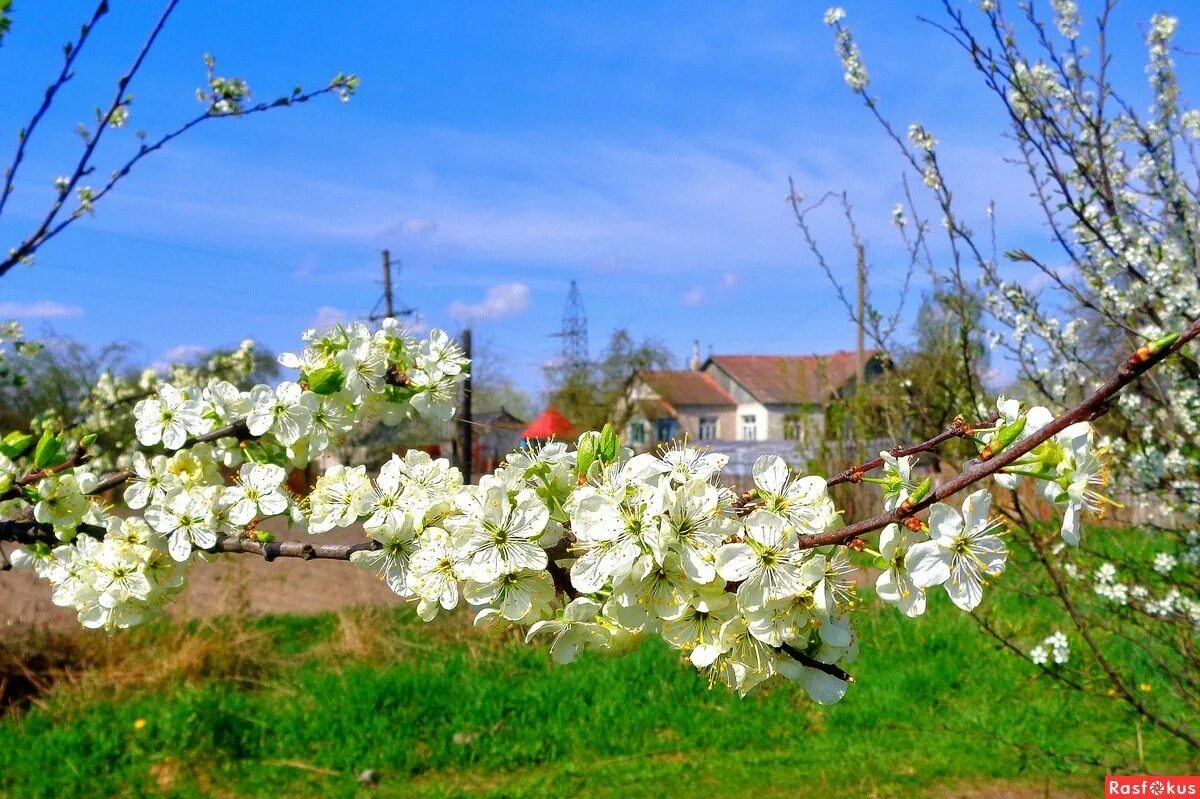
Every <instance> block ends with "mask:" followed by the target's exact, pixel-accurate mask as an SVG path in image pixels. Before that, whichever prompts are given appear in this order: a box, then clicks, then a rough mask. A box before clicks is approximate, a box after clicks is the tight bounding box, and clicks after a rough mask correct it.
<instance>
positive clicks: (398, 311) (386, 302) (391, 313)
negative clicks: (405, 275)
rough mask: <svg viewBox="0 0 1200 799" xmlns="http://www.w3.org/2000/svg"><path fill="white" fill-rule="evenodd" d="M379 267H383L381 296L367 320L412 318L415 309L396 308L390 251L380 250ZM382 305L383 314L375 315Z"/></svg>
mask: <svg viewBox="0 0 1200 799" xmlns="http://www.w3.org/2000/svg"><path fill="white" fill-rule="evenodd" d="M380 255H381V256H382V259H381V266H382V267H383V296H382V297H381V298H380V299H379V300H378V301H377V302H376V303H375V308H373V309H372V310H371V313H370V315H369V316H367V319H369V320H370V321H372V322H378V321H379V320H381V319H395V318H396V317H398V316H412V315H413V313H414V312H415V311H416V309H415V308H397V307H396V297H395V292H394V290H393V287H392V252H391V250H382V251H381V252H380ZM380 302H382V303H383V313H376V311H377V310H378V308H379V303H380Z"/></svg>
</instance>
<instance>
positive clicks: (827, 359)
mask: <svg viewBox="0 0 1200 799" xmlns="http://www.w3.org/2000/svg"><path fill="white" fill-rule="evenodd" d="M875 354H876V353H875V350H867V352H866V356H867V360H868V361H869V360H870V359H871V358H873V357H874V356H875ZM710 365H715V366H717V367H719V368H720V369H722V370H723V371H724V372H725V373H726V374H728V375H729V376H730V377H732V378H733V379H734V381H736V382H737V383H738V384H739V385H741V386H742V387H743V388H745V389H746V390H747V391H749V392H750V393H751V394H752V395H754V398H755V399H757V400H758V401H759V402H764V403H771V404H774V403H780V404H789V403H797V402H811V403H817V404H819V403H824V402H825V401H826V400H828V399H829V398H830V396H831V395H832V394H833V393H834V392H835V391H837V390H838V389H840V388H842V387H844V386H845V385H846V384H847V383H849V382H850V381H851V380H853V379H854V375H855V373H856V372H857V371H858V354H857V353H854V352H835V353H832V354H830V355H713V356H711V357H709V359H708V361H707V363H705V365H704V368H705V369H706V370H707V369H708V368H709V366H710Z"/></svg>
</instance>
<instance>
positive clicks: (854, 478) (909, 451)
mask: <svg viewBox="0 0 1200 799" xmlns="http://www.w3.org/2000/svg"><path fill="white" fill-rule="evenodd" d="M999 418H1000V417H999V414H992V415H991V416H989V417H988V418H986V419H983V420H981V421H978V422H975V423H974V424H967V422H966V420H965V419H963V418H962V417H961V416H958V417H955V419H954V422H953V423H952V424H951V425H950V426H949V427H947V428H946V429H945V430H943V431H942V432H940V433H938V434H937V435H936V436H934V437H933V438H930V439H926V440H925V441H922V442H921V443H919V444H912V445H910V446H907V447H902V446H899V445H897V446H894V447H892V448H891V449H889V450H888V454H889V455H894V456H896V457H897V458H902V457H904V456H906V455H918V454H920V453H922V452H932V451H933V450H935V449H937V448H938V447H939V446H940V445H941V444H944V443H945V442H947V441H949V440H950V439H952V438H970V437H971V436H972V435H974V434H975V431H976V430H982V429H985V428H988V427H991V426H992V425H993V424H995V423H996V420H997V419H999ZM880 466H883V458H875V459H874V460H869V461H867V462H866V463H860V464H858V465H857V466H851V467H850V468H849V469H846V470H845V471H842V472H839V473H837V474H835V475H834V476H833V477H830V478H829V479H828V480H826V481H825V485H827V486H830V487H832V486H835V485H840V484H841V483H860V482H862V479H863V476H864V475H865V474H866V473H867V472H870V471H873V470H874V469H878V468H879V467H880Z"/></svg>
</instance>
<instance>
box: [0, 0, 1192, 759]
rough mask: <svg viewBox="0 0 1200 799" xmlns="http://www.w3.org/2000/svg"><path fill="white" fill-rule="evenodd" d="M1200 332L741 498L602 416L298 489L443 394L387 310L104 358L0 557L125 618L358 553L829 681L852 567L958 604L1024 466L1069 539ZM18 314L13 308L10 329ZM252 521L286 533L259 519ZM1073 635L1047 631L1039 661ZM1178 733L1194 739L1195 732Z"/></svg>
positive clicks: (24, 477)
mask: <svg viewBox="0 0 1200 799" xmlns="http://www.w3.org/2000/svg"><path fill="white" fill-rule="evenodd" d="M833 21H834V22H835V23H837V22H839V21H840V18H835V19H834V20H833ZM839 42H841V39H839ZM839 47H840V48H841V49H842V50H843V51H844V52H846V53H853V52H854V51H853V50H852V42H850V43H849V44H846V43H844V42H841V43H840V44H839ZM849 69H850V68H849V67H848V70H849ZM863 74H864V81H865V72H864V73H863ZM863 87H865V82H864V83H863V86H861V87H859V88H860V89H861V88H863ZM1197 336H1200V321H1196V320H1190V319H1189V320H1183V319H1181V320H1180V323H1179V324H1178V325H1177V329H1176V330H1174V331H1168V330H1157V331H1153V333H1152V334H1151V333H1149V332H1147V331H1143V333H1142V334H1141V337H1140V338H1139V340H1138V342H1137V346H1136V347H1131V349H1132V354H1129V355H1127V357H1124V358H1122V359H1121V360H1120V362H1119V363H1118V364H1117V365H1115V367H1114V368H1113V370H1112V372H1111V374H1110V375H1108V376H1107V378H1106V379H1104V380H1103V381H1100V382H1098V384H1097V385H1093V386H1092V387H1091V388H1090V390H1089V391H1088V392H1087V393H1085V394H1082V395H1081V396H1079V397H1078V398H1076V399H1073V400H1072V401H1069V402H1064V403H1061V404H1060V405H1059V406H1058V407H1061V408H1062V410H1061V411H1060V412H1058V413H1054V412H1052V411H1050V410H1048V409H1047V408H1046V407H1043V406H1039V405H1035V406H1032V407H1028V406H1022V405H1021V404H1019V403H1017V402H1016V401H1013V400H1011V399H1003V398H1001V399H1000V400H999V401H998V402H996V403H995V407H994V409H983V411H982V413H977V412H976V411H977V409H971V408H965V409H963V412H964V417H960V418H959V419H957V420H956V421H955V422H954V424H953V425H951V426H950V427H949V428H948V429H946V430H943V431H940V432H937V433H936V434H935V435H933V436H932V437H931V438H929V439H927V440H925V441H922V442H917V443H914V444H911V445H908V446H897V447H895V448H893V449H892V450H890V451H888V452H884V453H881V455H880V457H879V458H877V459H874V460H871V461H868V462H866V463H861V464H858V465H854V466H850V467H849V468H847V469H845V470H844V471H842V472H840V473H838V474H836V475H833V476H832V477H828V478H827V477H823V476H819V475H810V474H801V473H797V472H796V471H794V470H793V469H791V468H790V467H789V466H788V465H787V464H786V463H785V462H784V461H783V460H782V459H780V458H778V457H775V456H765V457H763V458H760V459H759V460H758V461H757V462H756V463H755V465H754V488H753V489H751V490H750V491H747V492H745V493H742V494H738V493H735V492H734V491H732V490H731V489H729V488H728V487H726V486H725V485H724V484H723V483H722V480H721V474H722V469H723V468H724V467H725V465H726V459H725V457H724V456H722V455H719V454H714V453H709V452H706V451H704V450H703V449H700V448H696V447H692V446H689V445H688V444H687V443H686V442H684V443H682V444H679V445H676V446H672V447H668V448H666V449H663V450H660V451H658V452H653V453H642V454H635V453H634V452H633V451H632V450H631V449H629V448H627V447H624V446H623V445H622V442H621V441H620V440H619V438H618V436H617V434H616V433H615V431H614V430H613V428H612V427H605V428H604V429H602V430H599V431H589V432H585V433H584V434H583V435H581V436H580V437H579V438H578V440H576V441H573V442H550V443H544V444H541V445H534V446H528V447H525V448H523V449H520V450H518V451H516V452H514V453H512V454H510V455H509V456H508V457H507V459H506V461H505V462H504V464H503V465H501V466H500V467H499V468H498V469H497V470H496V471H495V472H493V473H492V474H489V475H485V476H483V477H482V478H481V479H480V480H479V482H478V484H476V485H464V484H463V481H462V477H461V475H460V473H459V472H458V470H457V469H456V468H454V467H453V466H452V465H451V464H450V463H449V462H447V461H446V460H443V459H433V458H431V457H429V456H428V455H426V454H424V453H420V452H408V453H406V454H404V455H400V454H397V455H395V456H394V457H393V458H392V459H391V460H390V461H389V462H387V463H386V464H385V465H384V466H383V467H382V469H380V470H379V472H378V473H377V474H368V473H367V470H366V468H365V467H364V466H361V465H355V464H345V463H333V464H328V465H326V467H325V468H324V470H323V472H322V473H321V474H320V476H319V477H318V478H317V479H316V481H315V485H314V486H313V487H312V489H311V491H310V492H308V493H307V494H306V495H299V494H296V493H294V492H293V491H292V490H290V489H289V488H288V487H287V484H286V476H287V474H288V471H289V470H291V469H298V468H307V467H308V466H309V465H310V464H313V463H314V462H316V461H318V460H319V459H320V458H321V456H322V455H323V454H324V453H326V452H327V451H328V450H329V449H330V448H331V446H332V445H333V444H334V443H336V442H337V441H338V440H339V439H341V438H342V437H344V436H346V435H347V434H349V433H351V432H352V431H354V430H355V429H356V428H361V427H362V426H365V425H374V424H384V425H388V424H395V423H398V422H400V421H402V420H404V419H406V418H410V417H412V416H413V415H418V416H424V417H430V418H436V419H450V418H452V417H453V416H454V414H455V410H456V401H457V397H458V389H459V386H460V384H461V382H462V381H463V379H464V377H465V375H466V372H467V370H468V369H469V364H468V363H467V361H466V359H465V358H464V357H463V354H462V352H461V350H460V349H459V348H458V347H457V346H456V344H455V343H454V342H453V341H452V340H451V339H450V337H449V336H447V335H446V334H445V333H444V332H442V331H438V330H434V331H432V332H431V333H429V334H428V335H427V336H425V337H424V338H421V339H419V340H418V339H414V338H412V337H410V336H409V335H406V333H405V332H404V331H403V330H402V329H401V328H400V327H399V326H398V325H397V324H395V323H394V322H392V321H387V322H385V323H384V324H383V325H382V326H380V327H378V328H374V329H373V328H369V327H367V326H366V325H362V324H352V325H346V326H336V327H333V328H331V329H326V330H309V331H307V332H305V333H304V335H303V346H302V347H301V348H299V349H298V351H296V352H292V353H285V354H283V355H281V356H280V358H279V362H280V364H281V365H282V366H283V367H284V368H285V369H288V370H290V371H291V374H290V376H289V379H286V380H283V381H281V382H279V383H278V384H276V385H266V384H259V385H253V386H242V385H239V384H238V379H237V375H236V374H225V375H224V376H219V375H215V374H211V373H208V374H205V373H200V372H198V371H196V370H187V369H177V370H175V371H174V372H173V373H172V374H171V375H170V376H169V378H166V379H157V378H155V377H153V376H145V378H144V380H143V381H141V382H130V381H123V380H119V379H117V378H113V377H109V378H106V379H104V380H102V381H101V383H100V384H99V385H97V386H96V388H95V390H94V391H93V392H92V393H91V395H90V396H89V397H87V398H86V399H85V400H84V401H83V402H82V404H81V408H80V414H79V416H78V417H77V418H74V419H58V420H47V421H46V422H44V423H43V424H41V425H40V426H39V427H38V429H30V430H14V431H8V432H7V435H5V436H4V437H3V439H0V541H3V542H7V546H6V548H5V549H3V550H0V552H3V558H0V560H3V563H2V564H0V565H3V566H5V567H8V566H9V565H10V564H11V566H13V567H17V568H24V569H30V570H32V571H33V572H35V573H36V574H37V575H38V576H39V577H41V578H43V579H44V580H45V581H46V582H47V584H48V590H49V591H50V592H51V595H52V598H53V600H54V602H55V603H57V604H59V605H62V606H64V607H70V608H72V609H74V610H75V612H76V613H77V614H78V618H79V621H80V623H81V624H82V625H84V626H85V627H89V628H98V629H108V630H117V629H122V628H126V627H130V626H132V625H135V624H138V623H141V622H143V621H145V620H147V619H149V618H152V617H154V616H155V615H157V614H159V613H160V612H161V611H162V609H163V608H164V606H165V605H167V604H168V603H169V602H170V601H171V600H172V599H173V598H174V597H176V596H177V595H178V594H179V592H180V591H181V590H182V589H183V587H184V586H185V584H186V581H187V578H188V575H189V574H190V572H191V570H192V569H193V568H203V564H204V563H205V562H206V561H208V560H211V559H212V558H215V557H223V556H239V555H240V556H244V555H256V556H260V557H263V558H265V559H267V560H274V559H276V558H280V557H288V558H300V559H304V560H307V561H312V562H316V561H321V560H333V561H348V562H349V563H350V564H351V565H353V566H357V567H359V568H363V569H368V570H370V571H372V572H374V573H376V574H378V575H379V577H380V578H381V579H383V580H384V581H385V582H386V583H387V585H388V586H389V588H391V590H393V591H394V592H395V593H396V594H398V595H399V596H402V597H405V598H406V599H408V600H410V601H411V602H413V603H414V604H415V606H416V611H417V614H418V615H419V616H420V617H421V618H422V619H424V620H426V621H428V620H432V619H434V618H435V617H437V616H438V615H439V614H441V613H443V612H447V611H451V610H454V609H455V608H459V607H460V606H465V607H469V608H470V609H471V610H472V611H473V613H474V617H475V621H476V623H477V624H498V625H516V626H519V627H521V628H523V629H525V630H526V635H527V637H528V638H538V637H546V638H549V639H550V644H549V646H550V651H551V653H552V654H553V656H554V658H555V659H556V660H559V661H563V662H566V661H570V660H572V659H574V658H575V657H576V655H577V654H578V653H579V652H580V651H581V650H584V649H613V650H618V651H619V650H623V649H626V648H628V647H629V646H631V645H633V644H634V643H636V642H637V641H639V640H642V639H645V638H648V637H651V636H656V637H660V638H661V639H662V640H664V641H665V642H666V643H667V644H668V645H669V646H671V647H673V648H674V649H676V650H678V651H679V652H680V655H681V658H682V659H683V660H684V661H685V662H687V663H688V664H690V665H691V666H693V667H695V668H696V669H699V670H701V671H702V672H703V673H704V674H705V675H706V676H707V678H708V679H709V680H710V681H715V682H716V681H719V682H722V683H724V684H727V685H729V686H730V687H732V688H734V689H736V690H737V691H739V692H742V693H745V692H748V691H750V690H752V689H753V688H755V687H756V686H758V685H760V684H761V683H763V682H764V681H767V680H769V679H772V678H783V679H788V680H794V681H797V682H799V683H801V684H802V685H803V687H804V689H805V690H806V691H807V693H808V694H809V695H810V696H811V697H812V698H813V699H814V700H815V701H816V702H819V703H823V704H824V703H831V702H836V701H838V700H839V699H841V698H842V696H843V695H844V694H845V692H846V690H847V687H848V685H849V684H850V683H851V682H852V677H851V669H852V668H853V667H852V665H851V664H852V663H853V661H854V658H855V655H856V653H857V651H858V648H859V646H860V641H859V639H858V637H857V635H856V633H855V631H854V615H855V613H856V612H858V611H859V609H860V603H859V602H858V601H857V586H858V585H859V584H860V583H862V582H863V580H862V579H861V577H862V575H861V572H862V571H863V570H864V569H867V568H873V569H875V570H877V571H878V575H877V577H876V578H875V586H876V591H877V594H878V596H879V598H880V599H882V600H883V601H884V602H887V603H890V604H893V605H895V606H896V607H897V609H898V612H900V613H901V614H903V615H904V616H905V617H915V616H919V615H921V614H923V613H926V612H947V609H946V608H945V607H942V606H943V605H949V606H951V607H954V608H957V609H959V610H962V611H967V612H971V611H974V610H975V609H976V608H978V607H980V606H981V603H983V602H985V590H986V589H987V587H988V586H989V585H990V584H991V583H992V582H994V581H996V580H998V579H1000V578H1001V577H1002V574H1003V572H1004V570H1005V567H1006V564H1007V562H1008V558H1009V556H1010V548H1009V546H1008V545H1007V544H1006V542H1005V537H1004V531H1005V528H1006V526H1007V523H1006V522H1005V521H1004V520H1003V519H1002V518H1001V517H1000V516H998V515H997V514H996V513H995V512H993V505H992V499H991V492H990V489H991V487H992V486H991V484H992V483H999V484H1000V485H1002V486H1004V485H1010V484H1011V482H1012V481H1014V480H1018V479H1019V480H1025V481H1028V482H1030V483H1032V484H1035V485H1037V486H1038V487H1039V488H1040V490H1041V491H1042V492H1043V494H1044V495H1045V497H1046V498H1047V499H1048V500H1049V501H1050V502H1052V503H1053V504H1054V505H1056V506H1057V507H1058V508H1059V510H1060V511H1061V514H1062V523H1061V528H1060V530H1061V538H1062V541H1063V542H1064V545H1065V546H1066V547H1068V548H1069V547H1075V546H1077V545H1079V543H1080V540H1081V536H1082V526H1081V522H1082V519H1083V518H1084V517H1085V516H1086V515H1087V514H1089V513H1093V512H1095V511H1096V510H1097V506H1096V503H1095V498H1096V494H1094V493H1093V488H1094V487H1095V486H1096V481H1097V477H1098V473H1099V469H1100V468H1101V463H1102V459H1103V452H1102V446H1101V442H1100V441H1099V438H1098V433H1097V430H1096V428H1095V427H1094V425H1093V423H1094V422H1095V420H1097V419H1098V418H1100V417H1102V416H1103V415H1104V414H1105V413H1106V412H1107V411H1108V410H1109V408H1110V407H1111V406H1112V403H1113V402H1114V401H1115V400H1116V399H1117V398H1118V397H1120V396H1122V395H1123V394H1124V393H1125V392H1126V391H1127V390H1128V389H1130V387H1131V386H1134V385H1135V384H1137V383H1138V381H1139V380H1141V379H1143V377H1144V376H1145V375H1146V374H1147V372H1149V371H1150V370H1152V369H1155V368H1156V367H1159V365H1160V364H1163V363H1164V362H1167V360H1168V359H1169V358H1171V356H1176V358H1175V359H1173V360H1172V363H1173V362H1174V361H1175V360H1178V359H1181V358H1182V357H1184V355H1185V353H1184V352H1183V350H1184V348H1185V347H1187V346H1188V345H1189V344H1190V343H1191V342H1192V341H1193V340H1194V339H1196V337H1197ZM19 337H20V330H19V328H18V327H17V326H15V325H9V326H8V327H7V328H6V340H7V341H9V342H10V345H15V343H16V342H17V341H18V340H19ZM10 349H11V346H10ZM8 357H9V358H10V359H19V357H21V356H17V355H14V354H11V353H10V354H9V355H8ZM34 357H36V356H34ZM122 414H124V415H126V416H122ZM968 415H969V416H970V418H972V419H975V421H967V420H966V418H967V416H968ZM122 418H127V419H128V421H129V422H130V424H129V428H130V429H131V433H130V437H129V439H128V440H127V441H126V442H124V443H120V439H119V437H110V438H109V439H108V440H110V441H111V440H117V441H118V443H116V444H110V445H109V446H107V447H101V446H100V445H99V444H98V443H97V441H98V440H97V431H98V430H99V429H108V428H110V427H112V426H114V425H119V424H121V421H120V420H121V419H122ZM931 432H932V431H931ZM951 440H964V441H968V442H973V443H974V444H975V445H976V451H977V455H976V457H974V458H973V459H972V460H970V461H969V462H967V463H966V464H964V467H963V469H962V471H961V473H960V474H958V475H957V476H956V477H953V478H952V479H948V480H946V481H945V482H943V483H941V484H939V485H934V484H933V480H932V479H931V478H925V479H922V480H918V479H916V478H915V477H914V471H913V467H914V464H915V461H916V459H917V458H919V457H920V456H921V455H922V454H924V453H929V452H932V451H934V450H936V449H937V448H938V447H939V446H940V445H942V444H944V443H946V442H948V441H951ZM840 484H857V485H859V486H860V487H861V490H871V491H881V492H882V495H883V498H884V508H885V510H884V511H883V512H882V513H880V514H878V515H876V516H872V517H870V518H863V519H848V518H844V517H843V514H842V513H841V512H840V511H839V509H838V508H837V507H836V506H835V504H834V502H833V500H832V499H831V495H830V492H829V489H830V487H831V486H835V485H840ZM269 520H275V521H274V522H273V523H272V526H273V527H274V528H275V529H278V528H280V527H282V528H283V529H286V530H287V532H286V533H281V534H277V533H272V532H268V530H267V529H266V523H267V522H268V521H269ZM347 527H356V528H358V527H361V529H362V531H363V533H364V536H363V539H362V540H361V542H359V543H355V544H330V543H325V542H323V541H322V538H321V536H322V534H323V533H326V532H328V531H330V530H333V529H336V528H347ZM943 594H944V595H945V597H944V598H943V596H942V595H943ZM1065 649H1066V646H1065V645H1064V644H1062V642H1060V641H1059V640H1058V639H1057V638H1055V639H1053V640H1048V641H1047V642H1045V644H1044V651H1045V652H1046V657H1047V658H1049V657H1050V656H1051V655H1053V657H1055V658H1058V657H1059V656H1060V655H1059V653H1060V652H1063V651H1065ZM1161 723H1163V724H1164V725H1166V724H1169V722H1167V721H1165V720H1163V721H1161ZM1171 731H1172V732H1174V733H1175V734H1177V735H1179V736H1180V737H1183V738H1185V739H1186V740H1190V741H1192V743H1193V744H1195V743H1196V739H1195V733H1194V732H1193V731H1191V730H1190V729H1187V728H1178V727H1176V728H1174V729H1172V730H1171Z"/></svg>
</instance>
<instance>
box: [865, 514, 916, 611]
mask: <svg viewBox="0 0 1200 799" xmlns="http://www.w3.org/2000/svg"><path fill="white" fill-rule="evenodd" d="M919 540H920V538H919V536H918V535H917V534H916V533H914V532H912V531H911V530H909V529H907V528H905V527H901V526H900V525H898V524H889V525H888V526H887V527H885V528H883V532H882V533H880V536H879V554H880V555H881V556H882V557H883V559H884V560H885V561H887V563H888V567H887V569H886V570H885V571H884V572H883V573H882V574H880V575H879V577H878V579H876V581H875V591H876V593H877V594H878V595H879V598H880V599H882V600H883V601H884V602H887V603H889V604H892V605H895V606H896V607H898V608H900V610H901V611H902V612H903V613H904V615H905V616H909V617H913V616H920V615H921V614H922V613H924V612H925V589H924V588H922V587H920V586H919V585H917V584H916V583H915V582H913V578H912V575H910V574H909V573H908V566H907V564H906V558H907V556H908V551H909V549H910V548H911V547H912V545H913V544H915V543H917V541H919Z"/></svg>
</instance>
